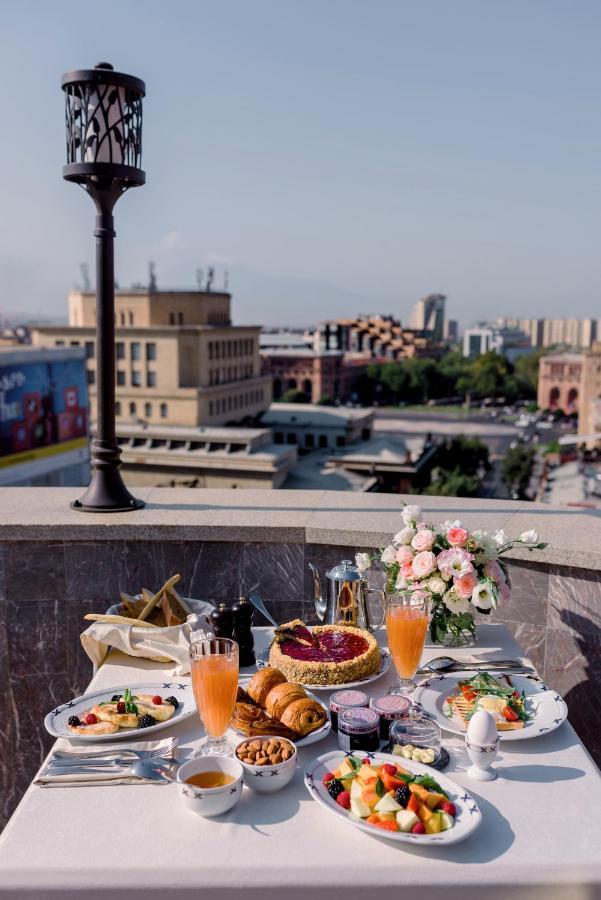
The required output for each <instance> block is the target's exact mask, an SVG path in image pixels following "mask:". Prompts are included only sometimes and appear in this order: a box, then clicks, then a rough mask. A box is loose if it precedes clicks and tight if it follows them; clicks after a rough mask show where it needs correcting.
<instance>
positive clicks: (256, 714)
mask: <svg viewBox="0 0 601 900" xmlns="http://www.w3.org/2000/svg"><path fill="white" fill-rule="evenodd" d="M231 725H232V727H233V728H236V729H237V730H238V731H241V732H242V734H245V735H247V736H248V737H258V736H260V735H263V734H265V735H277V736H278V737H284V738H288V740H294V739H295V738H296V737H297V735H296V732H295V731H293V730H292V729H291V728H287V727H286V726H285V725H283V724H282V723H281V722H280V721H278V719H272V718H270V717H269V716H268V715H267V714H266V713H265V712H264V711H263V710H262V709H259V707H258V706H251V704H250V703H236V705H235V707H234V715H233V717H232V721H231Z"/></svg>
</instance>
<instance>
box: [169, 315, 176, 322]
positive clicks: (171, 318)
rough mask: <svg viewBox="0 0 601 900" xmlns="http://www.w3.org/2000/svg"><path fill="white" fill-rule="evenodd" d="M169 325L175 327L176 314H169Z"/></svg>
mask: <svg viewBox="0 0 601 900" xmlns="http://www.w3.org/2000/svg"><path fill="white" fill-rule="evenodd" d="M169 324H170V325H175V313H169Z"/></svg>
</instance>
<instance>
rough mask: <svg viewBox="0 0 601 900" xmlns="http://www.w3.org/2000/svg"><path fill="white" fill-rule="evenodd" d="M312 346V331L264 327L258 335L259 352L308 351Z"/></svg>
mask: <svg viewBox="0 0 601 900" xmlns="http://www.w3.org/2000/svg"><path fill="white" fill-rule="evenodd" d="M312 346H313V332H312V331H306V330H303V331H299V330H296V331H295V330H292V329H290V330H288V329H285V328H265V327H264V328H262V329H261V334H260V335H259V347H260V349H261V350H310V349H311V348H312Z"/></svg>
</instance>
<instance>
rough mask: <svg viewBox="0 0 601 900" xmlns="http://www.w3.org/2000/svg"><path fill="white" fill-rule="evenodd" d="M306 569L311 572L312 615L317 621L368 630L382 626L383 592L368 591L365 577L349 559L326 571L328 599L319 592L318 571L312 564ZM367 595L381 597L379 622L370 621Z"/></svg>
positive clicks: (383, 614) (374, 629) (369, 589)
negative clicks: (314, 613) (313, 610)
mask: <svg viewBox="0 0 601 900" xmlns="http://www.w3.org/2000/svg"><path fill="white" fill-rule="evenodd" d="M309 568H310V569H311V571H312V573H313V593H314V600H315V612H316V613H317V617H318V619H319V621H320V622H324V623H325V624H326V625H354V626H355V627H356V628H368V629H369V630H370V631H376V630H377V629H378V628H381V627H382V625H383V624H384V616H385V608H384V591H380V590H374V589H372V588H370V587H369V585H368V583H367V578H365V576H364V575H362V574H361V572H360V571H359V569H358V568H357V566H355V565H354V564H353V563H352V562H351V561H350V559H343V560H342V562H341V563H339V564H338V565H337V566H334V568H333V569H330V571H329V572H326V578H327V579H328V581H329V582H330V583H329V586H328V596H327V598H324V596H323V593H322V589H321V578H320V577H319V572H318V571H317V569H316V568H315V566H314V565H313V563H311V562H310V563H309ZM368 594H379V595H380V596H381V598H382V615H381V617H380V618H379V619H378V621H375V620H374V621H372V615H371V612H370V610H369V604H368V602H367V597H368Z"/></svg>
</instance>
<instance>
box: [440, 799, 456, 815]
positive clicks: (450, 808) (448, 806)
mask: <svg viewBox="0 0 601 900" xmlns="http://www.w3.org/2000/svg"><path fill="white" fill-rule="evenodd" d="M440 808H441V809H442V811H443V812H446V813H447V814H448V815H449V816H453V818H455V816H456V815H457V810H456V808H455V804H454V803H451V801H450V800H445V801H444V803H441V804H440Z"/></svg>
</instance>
